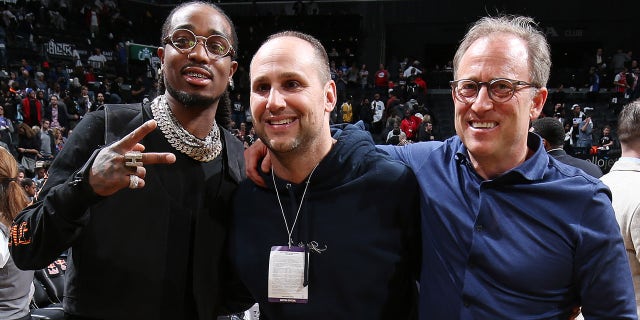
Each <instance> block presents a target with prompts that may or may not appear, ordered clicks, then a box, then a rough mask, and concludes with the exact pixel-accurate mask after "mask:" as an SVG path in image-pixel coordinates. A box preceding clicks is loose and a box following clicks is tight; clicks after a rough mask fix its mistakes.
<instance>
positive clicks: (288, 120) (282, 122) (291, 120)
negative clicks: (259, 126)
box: [268, 119, 293, 125]
mask: <svg viewBox="0 0 640 320" xmlns="http://www.w3.org/2000/svg"><path fill="white" fill-rule="evenodd" d="M268 122H269V124H271V125H282V124H289V123H292V122H293V119H280V120H270V121H268Z"/></svg>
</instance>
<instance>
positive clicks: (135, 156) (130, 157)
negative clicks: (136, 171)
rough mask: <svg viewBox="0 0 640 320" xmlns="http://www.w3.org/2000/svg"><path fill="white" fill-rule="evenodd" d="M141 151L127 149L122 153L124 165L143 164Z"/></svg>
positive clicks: (134, 165) (135, 165) (137, 165)
mask: <svg viewBox="0 0 640 320" xmlns="http://www.w3.org/2000/svg"><path fill="white" fill-rule="evenodd" d="M138 160H142V152H140V151H127V152H126V153H125V154H124V165H125V166H127V167H134V168H135V167H141V166H142V165H143V163H142V161H138Z"/></svg>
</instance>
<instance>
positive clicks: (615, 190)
mask: <svg viewBox="0 0 640 320" xmlns="http://www.w3.org/2000/svg"><path fill="white" fill-rule="evenodd" d="M639 123H640V101H638V100H636V101H634V102H631V103H629V104H628V105H627V106H625V107H624V108H623V109H622V111H621V112H620V115H619V117H618V130H617V132H618V138H619V139H620V146H621V148H622V157H620V159H618V160H617V161H616V162H615V163H614V164H613V167H611V170H610V171H609V173H607V174H606V175H604V176H603V177H602V178H601V179H602V182H604V183H605V184H606V185H607V186H608V187H609V188H610V189H611V193H612V196H613V209H614V211H615V213H616V219H617V220H618V224H619V225H620V231H622V238H623V239H624V244H625V248H626V249H627V255H628V259H629V264H630V265H631V272H632V275H633V286H634V288H635V291H636V299H635V303H636V307H637V312H638V314H640V295H638V293H640V228H639V227H638V225H640V200H639V198H638V190H640V126H639V125H638V124H639Z"/></svg>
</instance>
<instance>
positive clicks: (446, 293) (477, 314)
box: [380, 134, 637, 319]
mask: <svg viewBox="0 0 640 320" xmlns="http://www.w3.org/2000/svg"><path fill="white" fill-rule="evenodd" d="M528 144H529V148H530V149H532V150H535V154H534V155H533V156H532V157H531V158H529V159H527V160H526V161H525V162H524V163H522V164H521V165H520V166H518V167H516V168H514V169H512V170H510V171H508V172H506V173H504V174H502V175H501V176H499V177H497V178H495V179H492V180H484V179H483V178H482V177H480V176H479V175H478V174H477V173H476V172H475V170H474V169H473V167H472V165H471V163H470V161H469V159H468V156H467V154H468V153H467V150H466V148H465V147H464V145H463V144H462V142H461V141H460V139H459V138H458V137H453V138H450V139H448V140H447V141H444V142H426V143H416V144H411V145H407V146H404V147H391V146H380V148H381V149H383V150H385V151H387V152H389V153H390V154H391V155H392V156H393V157H395V158H397V159H399V160H401V161H403V162H405V163H406V164H408V165H409V166H410V167H411V168H412V169H413V170H414V172H415V174H416V176H417V177H418V181H419V183H420V187H421V189H422V190H421V191H422V192H421V193H422V195H421V215H422V222H421V223H422V235H423V239H422V247H423V249H422V250H423V252H422V258H423V261H422V274H421V284H420V313H421V316H420V318H421V319H525V318H526V319H567V318H568V317H569V315H570V314H571V312H572V309H573V308H575V307H577V306H582V312H583V315H584V316H585V318H587V319H589V318H609V319H611V318H616V319H636V318H637V315H636V308H635V298H634V292H633V284H632V281H631V275H630V271H629V265H628V262H627V258H626V252H625V249H624V246H623V242H622V238H621V235H620V230H619V227H618V224H617V222H616V220H615V215H614V212H613V208H612V207H611V193H610V191H609V189H608V188H607V187H606V186H605V185H604V184H602V182H600V180H597V179H595V178H593V177H591V176H589V175H587V174H585V173H584V172H582V171H580V170H578V169H576V168H574V167H570V166H568V165H565V164H563V163H560V162H558V161H556V160H554V159H552V158H550V157H549V156H548V155H547V153H546V152H545V150H544V148H543V147H542V143H541V140H540V138H539V137H538V136H536V135H534V134H530V135H529V137H528Z"/></svg>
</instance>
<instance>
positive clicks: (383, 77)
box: [373, 63, 389, 106]
mask: <svg viewBox="0 0 640 320" xmlns="http://www.w3.org/2000/svg"><path fill="white" fill-rule="evenodd" d="M373 85H374V86H375V93H378V94H380V95H382V96H387V95H388V92H389V71H388V70H387V69H386V68H385V67H384V64H382V63H381V64H380V66H379V67H378V71H376V73H375V75H374V79H373ZM388 105H389V103H387V106H388Z"/></svg>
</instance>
